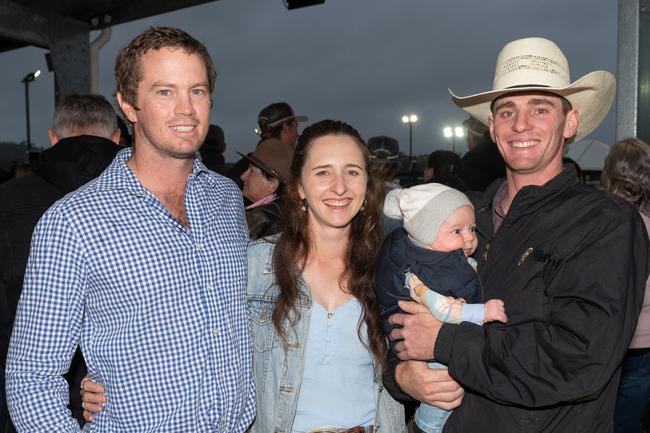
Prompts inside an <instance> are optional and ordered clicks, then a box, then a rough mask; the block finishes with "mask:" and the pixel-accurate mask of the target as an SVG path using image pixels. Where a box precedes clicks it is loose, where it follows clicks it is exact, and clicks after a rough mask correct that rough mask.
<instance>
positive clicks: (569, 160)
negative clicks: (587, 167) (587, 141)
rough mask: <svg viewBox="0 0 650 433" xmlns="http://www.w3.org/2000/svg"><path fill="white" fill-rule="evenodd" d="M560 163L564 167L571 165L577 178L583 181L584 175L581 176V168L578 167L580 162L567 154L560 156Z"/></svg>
mask: <svg viewBox="0 0 650 433" xmlns="http://www.w3.org/2000/svg"><path fill="white" fill-rule="evenodd" d="M562 165H563V166H564V167H567V166H568V167H572V169H573V170H574V171H575V173H576V177H577V178H578V180H579V181H580V182H582V183H584V177H583V176H582V168H580V164H578V162H577V161H576V160H575V159H572V158H569V157H568V156H565V157H564V158H562Z"/></svg>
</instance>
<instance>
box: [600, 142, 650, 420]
mask: <svg viewBox="0 0 650 433" xmlns="http://www.w3.org/2000/svg"><path fill="white" fill-rule="evenodd" d="M601 180H602V185H603V188H604V189H605V190H606V191H609V192H611V193H613V194H616V195H617V196H619V197H621V198H622V199H623V200H625V201H628V202H630V203H632V204H633V205H634V206H636V208H637V209H638V210H639V212H640V213H641V217H642V218H643V221H644V222H645V226H646V230H647V231H648V233H649V234H650V147H649V146H648V144H646V143H644V142H643V141H641V140H639V139H637V138H630V139H627V140H622V141H619V142H617V143H615V144H614V145H613V146H612V147H611V148H610V151H609V153H608V154H607V157H606V158H605V166H604V167H603V172H602V176H601ZM649 399H650V279H648V281H647V282H646V290H645V297H644V299H643V307H642V309H641V315H640V316H639V322H638V323H637V327H636V331H635V332H634V336H633V337H632V342H631V343H630V349H629V350H628V351H627V353H626V355H625V358H624V359H623V365H622V367H621V379H620V382H619V387H618V395H617V399H616V409H615V411H614V433H635V432H638V433H640V432H642V431H646V430H649V428H648V427H649V426H645V428H642V425H641V419H642V417H643V412H644V410H645V409H646V407H647V405H648V402H649Z"/></svg>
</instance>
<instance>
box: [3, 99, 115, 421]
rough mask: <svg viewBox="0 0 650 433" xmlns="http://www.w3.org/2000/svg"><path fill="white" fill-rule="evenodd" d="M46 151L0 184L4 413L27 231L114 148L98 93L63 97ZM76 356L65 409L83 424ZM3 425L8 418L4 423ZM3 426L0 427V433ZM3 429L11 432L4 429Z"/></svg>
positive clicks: (107, 108)
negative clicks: (26, 170) (27, 168)
mask: <svg viewBox="0 0 650 433" xmlns="http://www.w3.org/2000/svg"><path fill="white" fill-rule="evenodd" d="M48 136H49V138H50V142H51V143H52V147H50V148H49V149H47V150H45V151H44V152H43V153H41V157H40V160H39V161H38V162H36V163H34V164H33V165H32V167H31V173H29V174H26V175H25V176H22V177H17V178H15V179H13V180H10V181H8V182H5V183H3V184H2V185H0V257H1V258H2V260H1V261H0V361H1V362H2V365H1V366H0V372H1V373H0V374H1V376H2V386H0V393H1V395H0V400H2V401H1V403H2V410H3V411H4V412H5V413H6V411H7V409H6V402H5V399H4V392H5V388H4V371H5V363H6V358H7V349H8V346H9V338H10V336H11V331H12V328H13V323H14V318H15V314H16V306H17V305H18V299H19V298H20V293H21V292H22V285H23V276H24V273H25V267H26V265H27V257H28V255H29V245H30V240H31V236H32V231H33V230H34V227H35V226H36V223H37V222H38V220H39V219H40V217H41V216H42V215H43V213H44V212H45V211H46V210H47V209H48V208H49V207H50V206H51V205H52V204H53V203H54V202H55V201H57V200H58V199H60V198H61V197H63V196H64V195H65V194H67V193H69V192H71V191H74V190H75V189H77V188H79V187H80V186H82V185H83V184H85V183H87V182H89V181H90V180H92V179H94V178H95V177H97V176H99V174H100V173H101V172H102V171H104V169H105V168H106V167H107V166H108V164H109V163H110V162H111V161H112V160H113V158H114V157H115V155H116V154H117V152H118V151H119V150H120V147H119V146H118V145H117V143H119V141H120V129H119V127H118V125H117V116H116V114H115V111H114V110H113V107H112V106H111V104H110V103H109V102H108V101H107V100H106V99H105V98H104V97H103V96H100V95H92V94H73V95H67V96H63V97H62V98H61V99H60V100H59V103H58V105H57V106H56V108H55V111H54V122H53V125H52V128H51V129H50V130H48ZM85 370H86V369H85V365H84V364H83V358H82V356H81V352H80V351H79V350H78V349H77V353H76V355H75V357H74V359H73V361H72V365H71V366H70V370H69V372H68V374H67V376H66V379H67V380H68V384H69V385H70V387H71V390H72V392H70V409H71V411H72V414H73V416H74V417H75V418H76V419H77V420H79V422H80V423H83V417H82V409H81V399H80V396H79V392H78V390H79V384H80V382H81V379H82V377H83V375H84V374H85ZM7 422H8V419H7ZM4 427H5V426H4V425H2V426H0V431H2V432H4V431H5V430H4V429H3V428H4ZM6 431H13V427H11V426H10V425H8V426H7V427H6Z"/></svg>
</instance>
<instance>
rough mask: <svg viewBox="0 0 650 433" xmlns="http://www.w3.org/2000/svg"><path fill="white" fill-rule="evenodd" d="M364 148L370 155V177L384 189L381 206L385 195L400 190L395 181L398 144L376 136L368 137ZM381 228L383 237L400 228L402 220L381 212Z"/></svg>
mask: <svg viewBox="0 0 650 433" xmlns="http://www.w3.org/2000/svg"><path fill="white" fill-rule="evenodd" d="M366 147H367V148H368V153H370V166H369V172H370V175H371V176H374V177H375V178H376V179H377V180H378V181H379V182H380V184H381V185H383V187H384V196H383V197H382V206H383V198H384V197H386V194H388V193H389V192H390V191H392V190H394V189H397V188H401V186H400V184H399V183H398V181H397V180H396V179H395V176H396V175H397V172H398V171H399V168H400V161H399V142H398V141H397V140H396V139H394V138H393V137H388V136H387V135H378V136H376V137H370V138H369V139H368V142H367V144H366ZM381 226H382V231H383V233H384V237H385V236H388V234H389V233H390V232H392V231H393V230H395V229H396V228H398V227H401V226H402V220H399V219H393V218H389V217H387V216H386V215H384V213H383V212H382V214H381Z"/></svg>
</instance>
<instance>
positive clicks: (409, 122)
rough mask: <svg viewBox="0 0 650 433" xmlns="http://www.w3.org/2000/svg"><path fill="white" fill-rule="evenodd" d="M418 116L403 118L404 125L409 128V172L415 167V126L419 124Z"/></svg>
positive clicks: (412, 115) (411, 115)
mask: <svg viewBox="0 0 650 433" xmlns="http://www.w3.org/2000/svg"><path fill="white" fill-rule="evenodd" d="M417 121H418V116H417V115H415V114H409V115H406V114H405V115H404V116H402V123H404V124H406V125H408V126H409V171H411V168H412V167H413V124H414V123H417Z"/></svg>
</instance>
